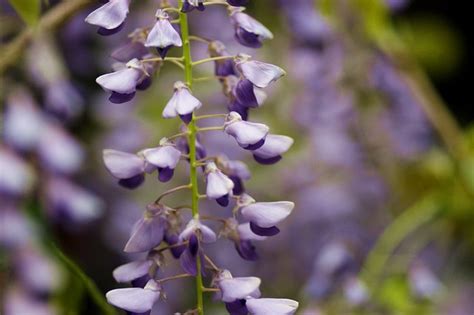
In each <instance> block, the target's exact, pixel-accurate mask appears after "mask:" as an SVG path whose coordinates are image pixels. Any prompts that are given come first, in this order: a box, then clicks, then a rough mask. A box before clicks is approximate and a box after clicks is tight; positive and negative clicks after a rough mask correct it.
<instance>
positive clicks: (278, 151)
mask: <svg viewBox="0 0 474 315" xmlns="http://www.w3.org/2000/svg"><path fill="white" fill-rule="evenodd" d="M292 145H293V139H292V138H290V137H287V136H283V135H272V134H269V135H267V137H266V138H265V143H264V144H263V145H262V146H261V147H260V148H258V149H257V150H254V151H252V152H253V153H254V154H255V155H257V156H259V157H261V158H264V159H268V158H272V157H275V156H278V155H282V154H283V153H285V152H286V151H288V150H289V149H290V147H291V146H292Z"/></svg>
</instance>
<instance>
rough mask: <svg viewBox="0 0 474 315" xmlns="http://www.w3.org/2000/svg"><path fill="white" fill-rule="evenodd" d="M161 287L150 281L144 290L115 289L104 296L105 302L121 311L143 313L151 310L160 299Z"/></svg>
mask: <svg viewBox="0 0 474 315" xmlns="http://www.w3.org/2000/svg"><path fill="white" fill-rule="evenodd" d="M160 293H161V286H160V284H159V283H157V282H156V281H155V280H150V281H148V283H147V284H146V285H145V287H144V288H124V289H115V290H112V291H109V292H107V294H106V295H105V296H106V298H107V301H108V302H109V303H110V304H112V305H115V306H117V307H119V308H121V309H124V310H126V311H128V312H133V313H145V312H148V311H150V310H151V309H152V308H153V305H154V304H155V303H156V302H157V301H158V299H159V298H160Z"/></svg>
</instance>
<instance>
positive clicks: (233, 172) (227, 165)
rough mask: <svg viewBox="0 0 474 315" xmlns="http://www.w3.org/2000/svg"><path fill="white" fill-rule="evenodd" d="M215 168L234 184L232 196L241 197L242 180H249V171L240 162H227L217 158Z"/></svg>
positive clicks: (243, 189) (225, 159) (222, 158)
mask: <svg viewBox="0 0 474 315" xmlns="http://www.w3.org/2000/svg"><path fill="white" fill-rule="evenodd" d="M216 164H217V167H218V168H219V169H220V170H221V171H222V172H223V173H224V174H225V175H227V176H228V177H229V178H230V180H232V181H233V182H234V188H233V189H232V193H233V195H241V194H242V193H243V192H244V191H245V188H244V184H243V181H244V180H249V179H250V176H251V174H250V171H249V169H248V167H247V165H246V164H245V163H244V162H242V161H234V160H228V159H227V158H226V157H223V156H219V157H218V159H217V160H216Z"/></svg>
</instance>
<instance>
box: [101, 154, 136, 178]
mask: <svg viewBox="0 0 474 315" xmlns="http://www.w3.org/2000/svg"><path fill="white" fill-rule="evenodd" d="M102 156H103V160H104V164H105V167H106V168H107V170H108V171H109V172H110V173H111V174H112V175H113V176H114V177H116V178H119V179H129V178H131V177H134V176H137V175H140V174H142V173H143V172H144V170H145V161H144V160H143V159H142V158H140V157H138V156H137V155H136V154H132V153H128V152H122V151H118V150H112V149H105V150H104V151H103V152H102Z"/></svg>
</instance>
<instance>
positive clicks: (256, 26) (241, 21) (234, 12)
mask: <svg viewBox="0 0 474 315" xmlns="http://www.w3.org/2000/svg"><path fill="white" fill-rule="evenodd" d="M243 11H244V8H242V7H236V8H231V10H230V17H231V20H232V23H233V24H234V28H235V38H236V39H237V41H238V42H239V43H240V44H242V45H243V46H247V47H251V48H260V47H262V44H263V41H264V40H266V39H272V38H273V34H272V32H270V30H269V29H268V28H266V27H265V26H264V25H263V24H262V23H260V22H258V21H257V20H255V19H254V18H253V17H251V16H249V15H248V14H246V13H244V12H243Z"/></svg>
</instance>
